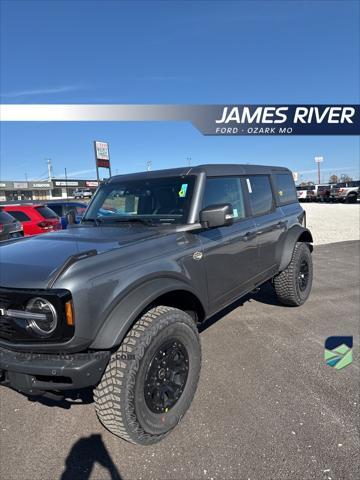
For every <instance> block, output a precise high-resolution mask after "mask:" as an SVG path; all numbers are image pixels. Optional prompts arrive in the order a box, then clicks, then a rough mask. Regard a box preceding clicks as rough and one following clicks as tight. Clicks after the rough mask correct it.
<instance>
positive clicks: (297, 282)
mask: <svg viewBox="0 0 360 480" xmlns="http://www.w3.org/2000/svg"><path fill="white" fill-rule="evenodd" d="M312 280H313V264H312V258H311V252H310V249H309V247H308V245H307V244H306V243H303V242H298V243H296V245H295V248H294V251H293V254H292V258H291V261H290V263H289V265H288V266H287V267H286V268H285V270H283V271H282V272H281V273H279V274H278V275H276V277H274V287H275V291H276V295H277V297H278V299H279V301H280V302H281V303H283V304H284V305H290V306H293V307H298V306H300V305H302V304H303V303H305V301H306V300H307V298H308V297H309V295H310V292H311V286H312Z"/></svg>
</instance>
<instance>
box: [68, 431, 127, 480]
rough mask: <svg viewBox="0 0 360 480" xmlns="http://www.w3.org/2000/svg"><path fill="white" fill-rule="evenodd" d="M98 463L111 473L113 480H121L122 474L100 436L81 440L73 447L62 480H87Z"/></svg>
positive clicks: (110, 476) (94, 435)
mask: <svg viewBox="0 0 360 480" xmlns="http://www.w3.org/2000/svg"><path fill="white" fill-rule="evenodd" d="M96 463H98V464H99V465H101V466H102V467H103V468H104V469H106V470H107V472H108V473H109V477H108V476H106V478H111V480H121V476H120V473H119V471H118V469H117V467H116V465H115V464H114V462H113V461H112V458H111V456H110V454H109V452H108V451H107V448H106V447H105V444H104V442H103V440H102V437H101V435H100V434H93V435H90V436H89V437H84V438H80V440H78V441H77V442H76V443H74V445H73V446H72V448H71V450H70V452H69V454H68V456H67V457H66V461H65V471H64V473H63V474H62V475H61V480H87V479H89V478H90V476H91V472H92V470H93V468H94V465H95V464H96Z"/></svg>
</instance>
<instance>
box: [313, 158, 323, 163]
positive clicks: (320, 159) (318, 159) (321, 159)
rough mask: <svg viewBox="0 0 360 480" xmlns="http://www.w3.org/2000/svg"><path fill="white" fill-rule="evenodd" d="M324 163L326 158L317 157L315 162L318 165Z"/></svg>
mask: <svg viewBox="0 0 360 480" xmlns="http://www.w3.org/2000/svg"><path fill="white" fill-rule="evenodd" d="M323 161H324V157H315V162H316V163H321V162H323Z"/></svg>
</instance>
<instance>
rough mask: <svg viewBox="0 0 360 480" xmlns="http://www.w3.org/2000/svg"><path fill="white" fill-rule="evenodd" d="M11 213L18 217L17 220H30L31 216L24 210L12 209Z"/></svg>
mask: <svg viewBox="0 0 360 480" xmlns="http://www.w3.org/2000/svg"><path fill="white" fill-rule="evenodd" d="M9 213H10V215H12V216H13V217H14V218H16V220H18V221H19V222H28V221H29V220H30V217H28V216H27V215H26V213H24V212H20V211H18V210H12V211H10V212H9Z"/></svg>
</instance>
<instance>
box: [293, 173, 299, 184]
mask: <svg viewBox="0 0 360 480" xmlns="http://www.w3.org/2000/svg"><path fill="white" fill-rule="evenodd" d="M292 176H293V179H294V182H297V181H298V179H299V174H298V172H292Z"/></svg>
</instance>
